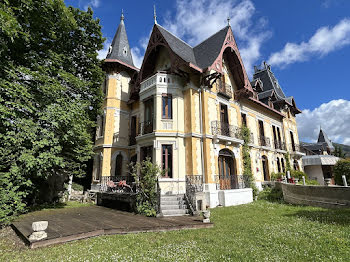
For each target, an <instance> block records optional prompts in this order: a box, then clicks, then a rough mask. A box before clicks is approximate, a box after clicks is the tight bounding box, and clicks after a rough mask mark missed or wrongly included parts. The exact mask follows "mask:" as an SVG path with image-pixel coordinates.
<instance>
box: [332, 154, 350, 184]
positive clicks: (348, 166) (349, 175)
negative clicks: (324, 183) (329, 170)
mask: <svg viewBox="0 0 350 262" xmlns="http://www.w3.org/2000/svg"><path fill="white" fill-rule="evenodd" d="M333 171H334V181H335V183H336V184H337V185H340V186H343V185H344V183H343V178H342V176H343V175H345V178H346V181H347V183H348V185H350V160H348V159H347V160H339V161H338V162H337V163H336V164H335V165H334V170H333Z"/></svg>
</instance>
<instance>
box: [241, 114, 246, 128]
mask: <svg viewBox="0 0 350 262" xmlns="http://www.w3.org/2000/svg"><path fill="white" fill-rule="evenodd" d="M241 116H242V125H243V126H247V115H246V114H241Z"/></svg>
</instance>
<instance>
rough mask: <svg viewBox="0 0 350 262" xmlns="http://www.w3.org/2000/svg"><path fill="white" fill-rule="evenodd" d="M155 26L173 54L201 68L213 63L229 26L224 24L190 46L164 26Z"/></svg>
mask: <svg viewBox="0 0 350 262" xmlns="http://www.w3.org/2000/svg"><path fill="white" fill-rule="evenodd" d="M155 26H156V27H157V28H158V29H159V31H160V33H161V34H162V35H163V37H164V39H165V41H166V42H167V43H168V45H169V47H170V48H171V50H172V51H173V52H174V53H175V54H177V55H178V56H179V57H181V58H182V59H183V60H184V61H186V62H189V63H192V64H194V65H196V66H198V67H199V68H201V69H206V68H207V67H209V66H211V65H212V64H213V63H214V61H215V59H216V58H217V57H218V55H219V54H220V51H221V48H222V46H223V44H224V41H225V38H226V35H227V32H228V30H229V28H230V27H229V26H226V27H224V28H223V29H221V30H220V31H218V32H217V33H215V34H213V35H212V36H210V37H209V38H208V39H206V40H204V41H203V42H201V43H200V44H198V45H197V46H195V47H191V46H190V45H189V44H187V43H186V42H184V41H183V40H181V39H180V38H178V37H177V36H175V35H173V34H172V33H170V32H169V31H168V30H166V29H165V28H164V27H162V26H160V25H158V24H156V25H155Z"/></svg>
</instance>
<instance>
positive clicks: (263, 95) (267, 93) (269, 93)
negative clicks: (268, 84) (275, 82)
mask: <svg viewBox="0 0 350 262" xmlns="http://www.w3.org/2000/svg"><path fill="white" fill-rule="evenodd" d="M273 92H274V90H273V89H270V90H267V91H264V92H261V93H258V98H259V100H263V99H265V98H267V97H270V96H272V95H273Z"/></svg>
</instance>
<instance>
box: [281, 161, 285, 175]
mask: <svg viewBox="0 0 350 262" xmlns="http://www.w3.org/2000/svg"><path fill="white" fill-rule="evenodd" d="M281 164H282V172H283V173H284V172H286V168H285V166H284V159H283V158H281Z"/></svg>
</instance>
